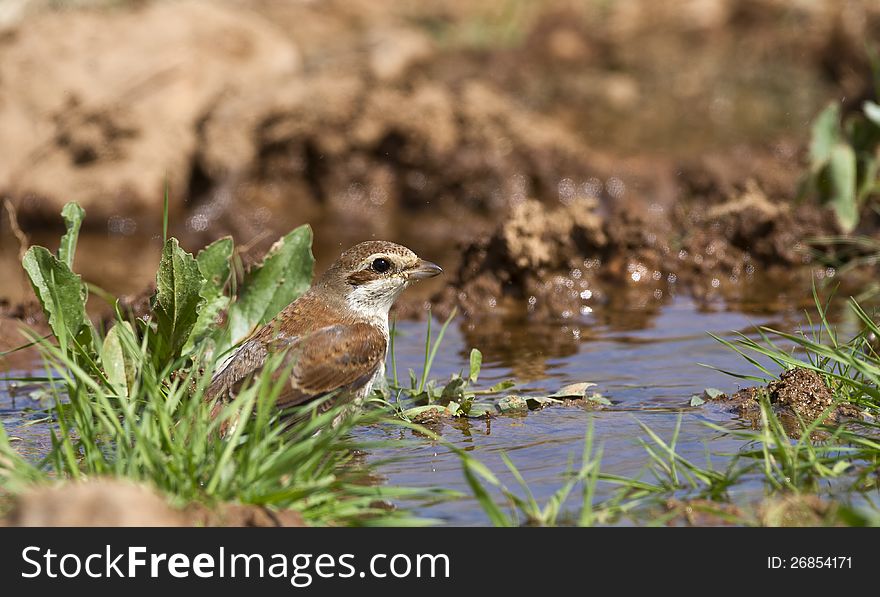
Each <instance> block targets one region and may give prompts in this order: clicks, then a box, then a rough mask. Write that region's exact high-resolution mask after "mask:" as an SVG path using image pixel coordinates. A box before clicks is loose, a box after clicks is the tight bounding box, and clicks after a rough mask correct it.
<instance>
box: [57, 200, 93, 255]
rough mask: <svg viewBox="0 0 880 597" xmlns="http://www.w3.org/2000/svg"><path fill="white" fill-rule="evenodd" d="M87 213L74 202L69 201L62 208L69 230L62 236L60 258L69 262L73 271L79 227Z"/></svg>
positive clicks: (62, 215) (59, 249)
mask: <svg viewBox="0 0 880 597" xmlns="http://www.w3.org/2000/svg"><path fill="white" fill-rule="evenodd" d="M85 215H86V212H85V210H84V209H83V208H81V207H80V206H79V205H78V204H76V203H74V202H70V203H68V204H67V205H65V206H64V208H63V209H62V210H61V217H62V218H64V227H65V228H66V229H67V232H65V233H64V236H62V237H61V243H60V244H59V245H58V259H59V260H60V261H62V262H64V263H65V264H67V267H68V268H69V269H70V271H73V259H74V256H75V255H76V241H77V239H78V238H79V229H80V226H82V221H83V218H84V217H85Z"/></svg>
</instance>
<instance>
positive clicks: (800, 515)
mask: <svg viewBox="0 0 880 597" xmlns="http://www.w3.org/2000/svg"><path fill="white" fill-rule="evenodd" d="M758 515H759V518H760V523H761V526H765V527H819V526H839V524H840V522H839V521H838V520H837V518H838V506H837V504H835V503H833V502H828V501H825V500H823V499H821V498H820V497H818V496H815V495H789V496H784V497H780V498H768V499H767V500H765V501H764V502H763V503H762V504H761V506H760V508H759V509H758Z"/></svg>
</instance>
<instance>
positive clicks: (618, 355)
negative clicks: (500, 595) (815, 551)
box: [0, 297, 802, 525]
mask: <svg viewBox="0 0 880 597" xmlns="http://www.w3.org/2000/svg"><path fill="white" fill-rule="evenodd" d="M597 309H602V307H597ZM801 319H802V316H800V315H798V314H797V313H788V314H782V315H780V314H777V315H752V314H746V313H742V312H738V311H735V310H728V311H719V312H706V311H703V310H701V309H699V308H698V307H697V306H696V305H695V304H694V303H693V302H692V301H691V300H689V299H687V298H684V297H679V298H675V299H674V300H672V301H670V302H669V303H667V304H666V305H665V306H664V307H662V308H661V309H660V310H659V311H658V312H657V313H656V315H654V316H653V317H645V313H644V312H641V311H638V310H618V311H615V310H611V308H610V307H609V308H608V309H607V310H606V311H604V312H603V313H602V318H601V322H599V321H598V320H590V319H582V320H580V321H579V322H578V323H577V324H576V325H575V324H573V323H572V322H570V321H567V322H565V323H548V322H532V323H528V322H522V321H520V322H511V323H510V324H509V328H510V329H509V330H508V332H509V333H506V334H505V333H497V334H480V333H479V328H480V327H481V324H480V323H479V322H459V325H458V326H456V325H452V326H450V328H449V329H448V330H447V334H446V337H445V339H444V341H443V344H442V347H441V350H440V351H439V352H438V354H437V358H436V360H435V362H434V365H433V369H432V373H431V376H432V377H435V378H438V379H448V377H449V375H451V374H452V373H455V372H460V371H462V370H467V367H468V355H469V352H470V349H471V347H472V346H474V344H475V342H474V339H477V342H476V347H477V348H479V349H480V350H481V351H482V352H483V355H484V362H483V369H482V372H481V375H480V386H481V387H489V386H491V385H493V384H495V383H497V382H499V381H501V380H505V379H510V378H515V379H516V380H517V382H518V388H517V391H519V392H522V393H526V394H527V393H535V394H539V393H544V394H546V393H549V392H553V391H555V390H557V389H559V388H560V387H562V386H564V385H566V384H569V383H575V382H582V381H590V382H593V383H595V384H597V387H596V389H597V390H598V391H600V392H601V393H602V395H604V396H605V397H606V398H608V399H609V400H611V401H612V406H610V407H607V408H606V409H604V410H600V411H594V410H590V409H587V408H584V407H576V406H554V407H548V408H545V409H544V410H541V411H533V412H530V413H529V414H528V415H522V414H519V415H505V416H498V417H496V418H493V419H490V420H482V419H480V420H464V419H463V420H450V421H449V422H446V423H444V424H443V425H442V426H441V427H440V433H441V434H442V436H443V437H444V439H445V440H447V441H449V442H451V443H453V444H454V445H456V446H458V447H459V448H461V449H463V450H466V451H468V452H469V453H471V454H472V455H473V456H475V457H476V458H478V459H479V460H480V461H482V462H483V463H485V464H486V465H488V466H489V467H490V468H491V470H493V471H495V472H496V473H499V477H500V478H501V479H502V481H503V482H504V483H505V484H506V485H507V486H508V487H510V488H515V489H516V488H517V486H516V481H515V479H514V478H513V476H512V475H511V474H509V473H506V474H505V473H504V471H505V470H506V468H505V465H504V463H503V461H502V459H501V454H502V453H506V454H508V455H509V456H510V458H511V459H512V460H513V462H514V463H515V465H516V466H517V468H518V469H519V470H520V472H521V473H522V475H523V476H524V477H525V479H526V480H527V482H528V484H529V487H530V489H531V491H532V492H533V493H534V495H535V498H536V499H537V500H538V501H539V503H543V502H545V501H546V500H547V499H549V498H550V496H551V495H552V494H553V493H554V492H555V491H556V490H557V489H558V488H559V487H560V486H561V485H562V484H563V483H564V482H565V479H566V473H567V472H568V471H569V470H570V468H571V465H572V463H574V464H575V465H577V464H578V463H579V462H580V455H581V452H582V449H583V445H584V438H585V433H586V431H587V428H588V425H589V423H590V421H591V420H592V421H593V425H594V449H597V448H599V447H601V448H602V450H603V458H602V471H603V472H605V473H611V474H617V475H623V476H629V477H632V476H636V475H638V474H640V472H643V469H644V467H645V465H646V463H647V462H648V456H647V454H646V452H645V449H644V447H643V446H642V445H640V444H639V438H644V437H645V433H644V432H643V430H642V429H641V428H640V426H639V423H640V422H641V423H644V424H646V425H648V426H649V427H650V428H651V429H652V430H653V431H654V432H655V433H657V434H658V435H660V436H661V437H662V438H664V439H666V440H668V439H670V438H671V437H672V435H673V433H674V429H675V426H676V425H677V424H678V421H679V418H681V431H680V438H679V443H678V447H677V450H678V453H679V454H681V455H682V456H684V457H685V458H687V459H690V460H692V461H693V462H695V463H698V464H699V465H700V466H703V465H704V464H705V463H706V462H707V458H708V459H710V460H711V462H712V463H713V465H714V466H715V467H716V468H721V469H723V468H724V467H725V466H726V460H727V457H725V456H719V454H732V453H736V452H737V451H738V450H740V449H741V448H742V442H741V441H738V440H735V439H733V438H730V437H728V436H725V435H724V434H722V433H720V432H718V431H717V430H713V429H710V428H709V427H708V426H707V425H706V423H707V422H714V423H717V424H720V425H725V426H728V427H735V426H737V425H739V424H740V423H739V422H737V421H736V420H735V419H734V418H733V417H732V416H731V415H729V414H726V413H723V412H720V411H718V410H715V409H713V408H711V407H709V406H703V407H696V408H695V407H690V406H689V404H688V403H689V399H690V397H691V396H692V395H693V394H700V393H701V392H702V391H703V390H704V389H705V388H707V387H718V388H720V389H722V390H724V391H726V392H733V391H735V390H736V389H738V387H739V386H740V382H739V380H738V379H736V378H732V377H728V376H725V375H723V374H721V373H719V372H717V371H714V370H713V369H710V368H707V367H704V366H700V364H699V363H706V364H710V365H712V366H715V367H719V368H723V369H727V370H733V371H740V372H747V373H754V372H755V371H754V370H753V369H750V365H748V363H746V362H745V361H744V360H743V359H742V358H741V357H739V356H738V355H737V354H735V353H733V352H732V351H730V350H727V349H725V348H724V347H723V346H722V345H721V344H720V343H719V342H717V341H716V340H714V339H713V338H711V337H710V336H709V335H708V333H707V332H714V333H716V334H718V335H721V336H725V337H732V335H733V332H734V331H741V332H743V333H746V334H748V335H752V336H753V335H754V328H755V326H757V325H772V326H773V327H776V328H779V329H787V330H793V329H797V327H798V326H799V325H800V322H801ZM486 325H488V323H487V324H486ZM493 325H498V322H497V321H495V322H493ZM503 326H504V324H502V327H503ZM398 330H399V332H400V335H399V337H398V339H397V341H396V357H397V365H398V371H399V375H400V376H401V378H402V379H405V378H406V376H407V370H408V369H410V368H412V369H414V370H415V371H416V372H417V373H419V372H421V366H422V362H423V359H424V334H425V324H424V322H402V323H400V324H398ZM435 330H436V327H435ZM34 365H35V364H34V363H33V362H28V361H22V359H21V358H18V359H16V360H14V361H11V362H7V363H6V364H5V366H6V370H5V371H3V370H0V371H2V372H3V373H4V374H5V375H7V376H8V377H22V376H27V375H39V374H40V372H39V371H33V370H32V369H33V367H34ZM389 371H390V368H389ZM31 390H32V388H28V386H27V384H26V383H18V384H11V382H8V381H3V380H0V421H2V423H3V424H4V425H6V427H7V430H8V433H9V434H10V435H11V436H13V437H17V438H19V440H18V441H17V443H16V446H17V449H18V450H19V451H20V452H22V453H24V454H26V455H29V456H31V457H36V456H39V455H40V454H42V453H45V451H46V449H47V443H48V437H47V433H46V427H45V424H44V423H43V422H42V418H43V415H42V414H41V412H40V410H39V409H40V408H41V407H42V406H43V405H42V404H41V402H40V397H39V394H38V393H33V392H32V391H31ZM355 433H356V436H357V437H358V438H360V439H364V440H368V441H376V440H389V441H388V447H386V448H383V449H375V450H372V451H371V452H370V453H369V454H368V455H367V460H368V461H372V462H373V463H378V464H379V466H378V470H377V473H378V477H379V478H380V479H381V481H380V482H382V483H386V484H389V485H394V486H407V487H424V488H428V487H442V488H447V489H454V490H458V491H460V492H462V493H463V494H465V495H466V496H469V495H470V490H469V488H468V486H467V483H466V481H465V478H464V476H463V473H462V466H461V462H460V460H459V458H458V456H456V455H455V454H454V453H452V452H450V451H449V450H448V449H447V448H446V447H444V446H442V445H440V444H438V443H436V442H433V441H431V440H429V439H427V438H425V437H422V436H417V435H415V434H413V433H412V432H410V431H408V430H403V429H400V428H396V427H384V426H382V427H380V426H371V427H363V428H360V429H358V430H357V431H356V432H355ZM389 460H390V461H389ZM646 480H649V481H650V480H651V477H650V475H648V477H647V478H646ZM613 489H614V488H613V487H612V486H610V485H608V484H600V486H599V488H598V494H597V498H598V499H603V498H605V497H609V495H610V492H611V491H612V490H613ZM518 492H519V493H522V492H521V491H519V490H518ZM762 492H763V489H762V485H761V483H760V481H759V479H758V478H757V477H755V478H753V479H749V478H746V479H744V480H742V481H741V482H740V483H738V484H737V485H736V487H735V489H734V490H733V493H734V494H735V499H736V500H745V501H755V500H757V499H759V498H760V497H761V495H762ZM579 499H580V497H579V495H573V496H572V497H571V499H570V501H569V504H568V505H569V507H570V509H571V510H576V509H577V507H578V506H579V501H578V500H579ZM404 505H406V506H407V507H410V508H412V509H413V510H414V512H415V513H416V514H418V515H421V516H426V517H430V518H435V519H440V520H442V521H443V522H444V523H446V524H451V525H477V524H486V523H487V518H486V515H485V514H484V512H483V511H482V509H481V508H480V506H479V504H478V503H477V502H476V500H475V499H473V498H471V497H465V498H463V499H459V500H454V501H444V502H440V503H434V504H427V505H426V504H424V503H419V502H413V503H406V504H404ZM624 522H627V521H624Z"/></svg>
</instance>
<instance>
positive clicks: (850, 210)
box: [828, 143, 859, 233]
mask: <svg viewBox="0 0 880 597" xmlns="http://www.w3.org/2000/svg"><path fill="white" fill-rule="evenodd" d="M828 177H829V183H830V185H831V198H830V202H831V207H832V208H833V209H834V213H835V215H837V221H838V223H839V224H840V227H841V229H843V231H844V232H847V233H848V232H852V231H853V229H854V228H855V227H856V224H858V222H859V206H858V201H857V200H856V154H855V152H854V151H853V148H852V147H850V146H849V145H846V144H844V143H838V144H837V145H835V146H834V148H833V149H832V150H831V156H830V159H829V162H828Z"/></svg>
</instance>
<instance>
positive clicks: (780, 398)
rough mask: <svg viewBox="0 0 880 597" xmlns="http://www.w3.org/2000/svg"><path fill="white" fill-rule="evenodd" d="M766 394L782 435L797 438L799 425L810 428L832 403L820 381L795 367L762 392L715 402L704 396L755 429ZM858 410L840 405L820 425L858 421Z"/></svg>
mask: <svg viewBox="0 0 880 597" xmlns="http://www.w3.org/2000/svg"><path fill="white" fill-rule="evenodd" d="M764 394H766V396H767V398H768V399H769V401H770V405H771V407H772V408H773V410H774V412H775V413H776V415H777V416H778V417H779V419H780V421H781V422H782V424H783V426H784V427H785V429H786V431H787V432H788V433H789V434H790V435H792V436H794V437H800V434H801V432H802V430H803V426H802V425H801V423H800V421H803V425H810V424H811V423H813V422H814V421H816V420H817V419H819V418H820V417H821V416H822V413H823V412H825V410H826V409H827V408H829V407H830V406H831V405H832V404H833V403H834V395H833V394H832V392H831V389H830V388H829V387H828V386H827V385H826V384H825V381H824V380H823V379H822V377H821V376H820V375H819V374H818V373H816V372H815V371H813V370H811V369H804V368H803V367H796V368H794V369H789V370H787V371H785V372H784V373H782V374H781V375H780V376H779V379H778V380H775V381H772V382H770V383H769V384H767V387H766V388H761V387H749V388H743V389H742V390H739V391H738V392H736V393H735V394H733V395H727V394H721V395H719V396H717V397H715V398H712V397H709V396H706V398H708V400H709V401H711V402H714V403H717V404H720V405H722V406H723V407H724V409H725V410H727V411H728V412H731V413H735V414H737V415H739V416H740V417H743V418H744V419H746V420H749V421H751V422H752V424H753V425H754V426H756V427H757V426H759V425H760V422H761V403H760V399H761V396H762V395H764ZM858 416H859V412H858V409H856V408H855V407H853V406H851V405H849V404H841V405H838V406H837V407H836V408H834V409H833V410H831V411H830V413H829V414H828V416H827V417H826V418H825V420H824V421H823V422H824V423H837V422H838V421H840V420H841V418H843V417H858Z"/></svg>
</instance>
